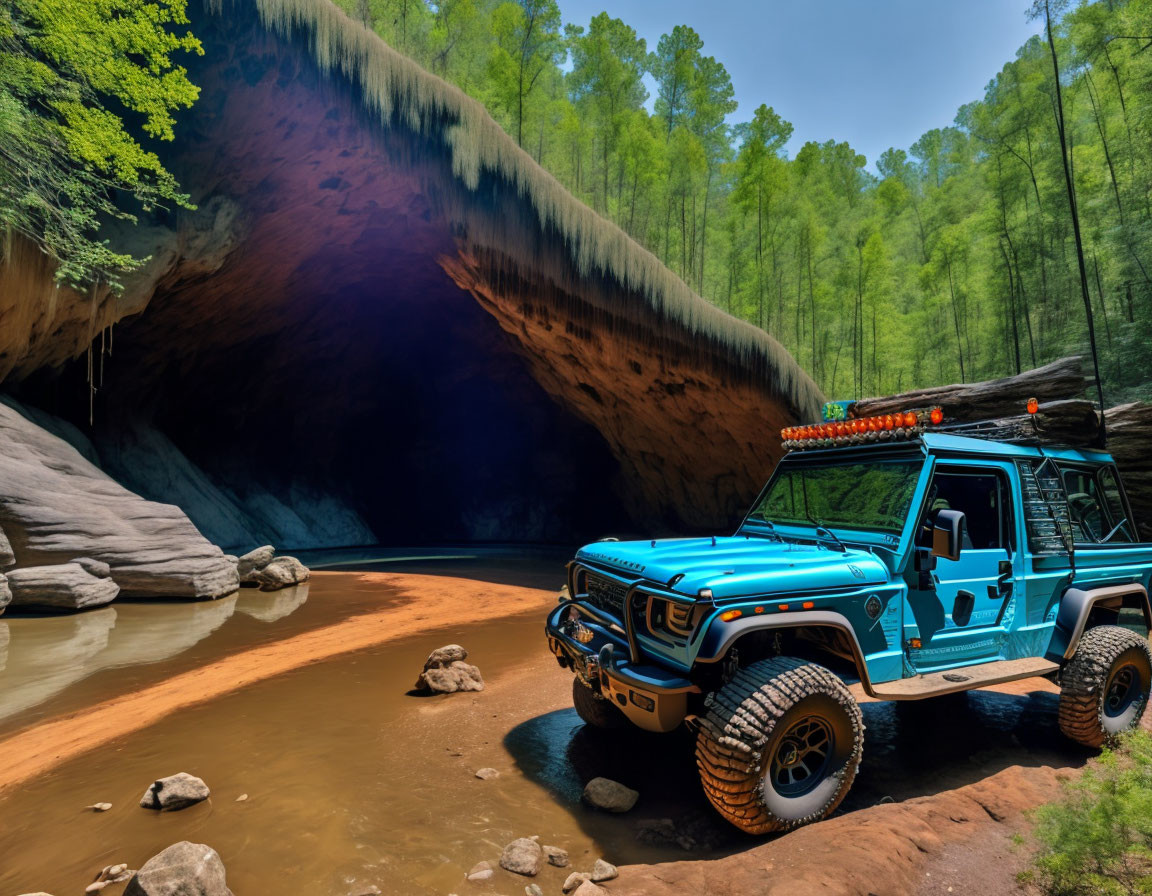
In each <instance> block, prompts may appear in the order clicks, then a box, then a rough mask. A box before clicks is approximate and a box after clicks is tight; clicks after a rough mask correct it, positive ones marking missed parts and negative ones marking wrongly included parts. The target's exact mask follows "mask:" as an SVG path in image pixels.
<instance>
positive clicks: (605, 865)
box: [592, 859, 619, 884]
mask: <svg viewBox="0 0 1152 896" xmlns="http://www.w3.org/2000/svg"><path fill="white" fill-rule="evenodd" d="M618 873H619V872H617V870H616V866H615V865H613V864H612V863H611V862H605V861H604V860H603V859H597V860H596V864H595V865H593V866H592V882H593V883H597V884H598V883H600V882H601V881H605V880H612V879H614V878H615V877H616V875H617V874H618Z"/></svg>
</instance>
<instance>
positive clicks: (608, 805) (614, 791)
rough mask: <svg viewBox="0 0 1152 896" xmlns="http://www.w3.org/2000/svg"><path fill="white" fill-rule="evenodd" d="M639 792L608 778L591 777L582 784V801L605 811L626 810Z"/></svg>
mask: <svg viewBox="0 0 1152 896" xmlns="http://www.w3.org/2000/svg"><path fill="white" fill-rule="evenodd" d="M638 799H640V794H639V793H637V792H636V791H635V790H632V789H631V788H629V787H625V786H624V785H623V784H621V783H619V782H618V781H613V780H611V779H610V778H593V779H592V780H591V781H589V782H588V783H587V784H586V785H585V786H584V801H585V802H586V803H588V804H589V805H592V806H595V807H596V808H597V809H603V810H604V811H606V812H627V811H628V810H629V809H631V808H632V807H633V806H635V805H636V801H637V800H638Z"/></svg>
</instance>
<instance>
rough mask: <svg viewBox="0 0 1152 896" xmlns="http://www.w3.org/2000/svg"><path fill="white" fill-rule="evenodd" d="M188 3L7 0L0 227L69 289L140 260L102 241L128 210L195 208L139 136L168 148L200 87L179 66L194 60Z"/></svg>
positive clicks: (0, 25) (0, 28) (0, 31)
mask: <svg viewBox="0 0 1152 896" xmlns="http://www.w3.org/2000/svg"><path fill="white" fill-rule="evenodd" d="M187 21H188V19H187V16H186V15H185V0H156V2H147V0H11V2H9V3H7V4H5V5H4V6H2V7H0V225H2V226H4V227H5V228H10V229H13V230H16V231H18V232H21V233H23V234H25V235H26V236H28V237H29V238H30V239H32V240H33V241H34V242H36V243H38V244H39V245H41V246H42V247H43V248H44V249H45V250H46V251H47V252H49V253H50V254H51V255H52V256H54V258H55V259H56V260H57V262H58V263H59V266H58V271H57V276H58V277H59V279H60V280H62V281H65V282H69V283H72V284H81V283H85V282H88V281H90V280H93V279H97V278H105V279H109V280H112V281H113V282H115V275H116V273H117V272H122V271H125V270H129V269H131V268H132V267H133V266H135V265H136V264H138V263H139V261H140V260H139V259H133V258H131V257H130V256H128V255H123V254H118V253H115V252H113V251H112V250H111V249H110V248H109V247H108V245H107V243H106V242H102V241H99V240H97V238H96V235H97V232H98V231H99V228H100V225H101V224H102V223H103V222H105V221H106V220H108V219H111V218H120V219H125V220H129V221H133V220H135V218H134V215H133V214H132V213H131V211H129V210H126V209H125V208H124V207H123V201H122V200H123V199H124V198H126V197H131V198H132V199H133V200H135V202H136V203H137V205H138V206H139V207H140V208H143V209H145V210H149V209H152V208H154V207H156V206H160V205H163V204H165V203H172V204H175V205H181V206H184V207H190V206H189V204H188V197H187V196H185V195H183V194H181V193H180V191H179V186H178V184H177V183H176V180H175V178H174V177H173V176H172V175H171V173H169V172H168V171H167V170H166V169H165V168H164V166H163V165H162V164H161V163H160V160H159V158H158V157H157V156H156V154H155V153H154V152H152V151H151V150H149V149H147V148H146V147H145V146H144V145H142V143H141V142H140V141H141V132H142V135H143V137H144V138H152V139H156V140H172V139H173V137H174V133H173V125H174V120H173V117H172V113H173V111H174V110H175V109H178V108H180V107H187V106H190V105H191V104H192V103H193V102H194V101H195V100H196V97H197V93H198V91H197V88H196V87H195V86H193V85H192V84H191V83H190V82H189V81H188V78H187V72H186V71H185V70H184V69H183V68H181V67H179V66H177V65H175V64H174V63H173V61H172V56H173V54H175V53H176V52H177V51H183V52H197V53H198V52H201V49H200V44H199V42H198V41H197V40H196V38H195V37H193V36H192V35H191V34H190V33H188V32H185V33H183V34H179V33H176V32H175V31H174V30H172V29H173V26H178V25H182V24H187Z"/></svg>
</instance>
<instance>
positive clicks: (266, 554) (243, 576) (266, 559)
mask: <svg viewBox="0 0 1152 896" xmlns="http://www.w3.org/2000/svg"><path fill="white" fill-rule="evenodd" d="M275 556H276V548H274V547H272V545H270V544H266V545H264V546H263V547H259V548H256V550H254V551H249V552H248V553H247V554H244V555H242V556H240V557H238V558H237V560H236V574H237V575H238V576H239V577H240V581H241V582H245V583H246V582H248V581H249V580H250V579H249V577H250V576H251V575H252V573H254V572H256V571H257V570H260V569H263V568H264V567H265V566H267V565H268V564H269V563H271V562H272V558H273V557H275Z"/></svg>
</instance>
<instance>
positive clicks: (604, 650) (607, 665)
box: [597, 644, 616, 686]
mask: <svg viewBox="0 0 1152 896" xmlns="http://www.w3.org/2000/svg"><path fill="white" fill-rule="evenodd" d="M612 647H613V645H612V644H605V645H604V646H603V647H601V648H600V653H599V655H598V657H597V660H598V665H599V666H600V683H601V684H602V685H604V686H607V684H608V672H609V671H611V670H612V669H615V668H616V666H615V664H614V660H613V656H612V653H613V651H612Z"/></svg>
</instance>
